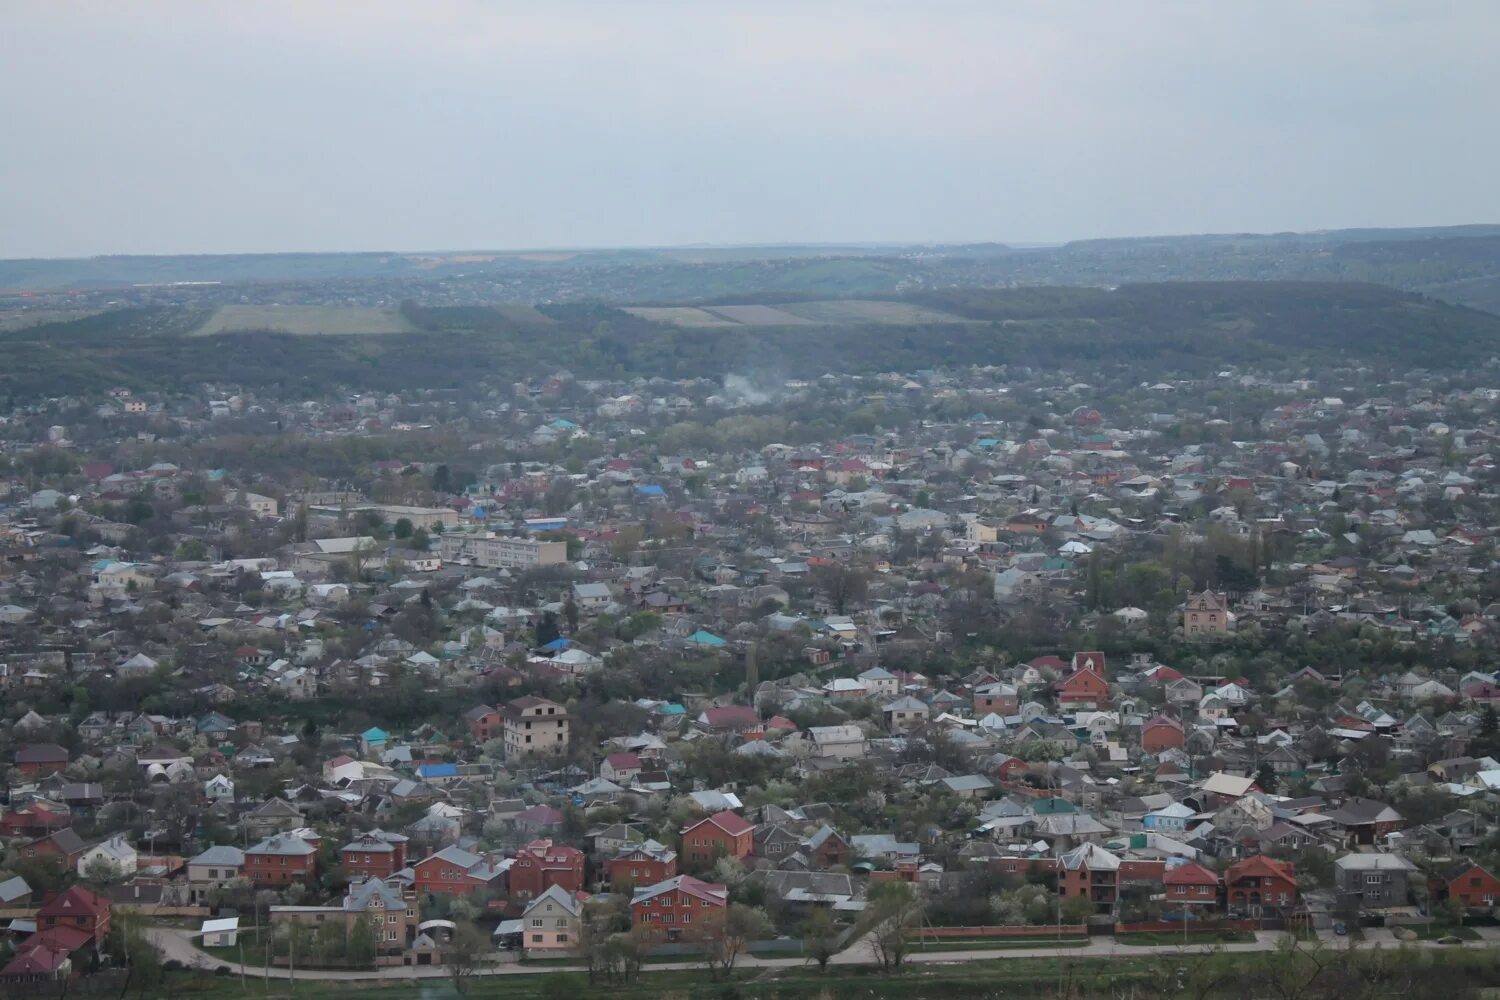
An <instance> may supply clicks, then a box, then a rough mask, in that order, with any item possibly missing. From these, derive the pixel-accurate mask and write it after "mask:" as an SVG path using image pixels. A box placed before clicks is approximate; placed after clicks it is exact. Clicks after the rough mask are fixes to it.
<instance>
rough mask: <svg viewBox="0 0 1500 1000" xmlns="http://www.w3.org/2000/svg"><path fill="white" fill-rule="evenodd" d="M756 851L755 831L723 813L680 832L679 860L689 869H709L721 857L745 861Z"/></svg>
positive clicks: (736, 817) (726, 811) (728, 814)
mask: <svg viewBox="0 0 1500 1000" xmlns="http://www.w3.org/2000/svg"><path fill="white" fill-rule="evenodd" d="M754 849H755V827H753V826H751V825H750V823H749V822H747V821H746V820H745V819H744V818H743V817H741V816H738V815H736V814H735V813H732V812H730V811H729V810H728V809H725V810H724V811H723V812H717V813H714V814H713V815H712V816H709V817H706V818H704V819H700V820H699V821H698V822H696V823H694V824H692V825H691V826H689V827H687V828H686V829H684V830H683V831H682V856H683V858H684V859H685V860H686V861H687V863H688V864H690V865H697V866H703V865H711V864H713V863H714V862H715V861H716V860H718V859H719V858H721V857H725V856H728V857H732V858H740V859H744V858H748V857H749V856H750V852H751V851H752V850H754Z"/></svg>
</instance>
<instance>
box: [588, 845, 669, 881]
mask: <svg viewBox="0 0 1500 1000" xmlns="http://www.w3.org/2000/svg"><path fill="white" fill-rule="evenodd" d="M604 870H605V872H606V873H607V876H608V878H609V884H610V885H612V886H620V885H626V884H628V885H655V884H656V883H658V882H665V881H666V880H667V879H669V878H671V877H672V876H674V875H676V874H677V852H676V851H674V850H672V849H671V848H670V847H667V846H666V845H664V844H658V843H657V842H656V841H654V840H648V841H646V842H644V843H641V844H632V845H630V846H628V847H626V848H624V849H622V850H621V851H620V853H619V854H617V855H615V856H614V857H612V858H610V859H609V860H608V861H606V862H605V863H604Z"/></svg>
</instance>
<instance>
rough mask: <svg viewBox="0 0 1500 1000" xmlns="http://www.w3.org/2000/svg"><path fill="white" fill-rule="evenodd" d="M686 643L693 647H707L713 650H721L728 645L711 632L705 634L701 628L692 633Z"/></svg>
mask: <svg viewBox="0 0 1500 1000" xmlns="http://www.w3.org/2000/svg"><path fill="white" fill-rule="evenodd" d="M687 641H688V642H691V643H693V644H694V645H695V646H708V647H710V648H713V649H722V648H723V647H724V646H726V645H728V643H726V642H725V641H724V640H723V639H720V638H719V637H718V636H716V635H714V634H713V633H712V632H705V631H704V630H703V629H701V628H700V629H699V630H698V631H696V632H694V633H693V634H692V635H690V636H688V637H687Z"/></svg>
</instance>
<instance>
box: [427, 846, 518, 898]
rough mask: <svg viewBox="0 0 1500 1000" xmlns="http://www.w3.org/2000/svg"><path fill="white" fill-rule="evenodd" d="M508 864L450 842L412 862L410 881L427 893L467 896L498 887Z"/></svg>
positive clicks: (430, 894)
mask: <svg viewBox="0 0 1500 1000" xmlns="http://www.w3.org/2000/svg"><path fill="white" fill-rule="evenodd" d="M507 867H509V866H507V865H500V864H496V863H494V862H493V861H492V860H491V859H490V858H488V857H486V856H484V855H479V854H474V853H473V852H471V851H466V850H464V849H463V848H462V847H458V846H456V845H450V846H448V847H445V848H443V849H442V850H441V851H438V852H437V853H436V854H432V855H429V856H428V857H425V858H423V859H422V860H421V861H418V862H417V863H416V864H415V865H413V866H412V872H413V875H414V881H413V885H414V886H415V888H416V890H417V891H418V892H420V893H426V894H427V895H428V896H434V895H447V896H466V895H468V894H469V893H471V892H482V891H486V890H489V889H494V888H498V887H499V882H500V878H501V876H502V875H504V874H505V871H506V868H507Z"/></svg>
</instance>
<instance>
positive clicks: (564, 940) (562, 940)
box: [557, 934, 568, 944]
mask: <svg viewBox="0 0 1500 1000" xmlns="http://www.w3.org/2000/svg"><path fill="white" fill-rule="evenodd" d="M557 943H558V944H567V943H568V936H567V935H566V934H559V935H558V936H557Z"/></svg>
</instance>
